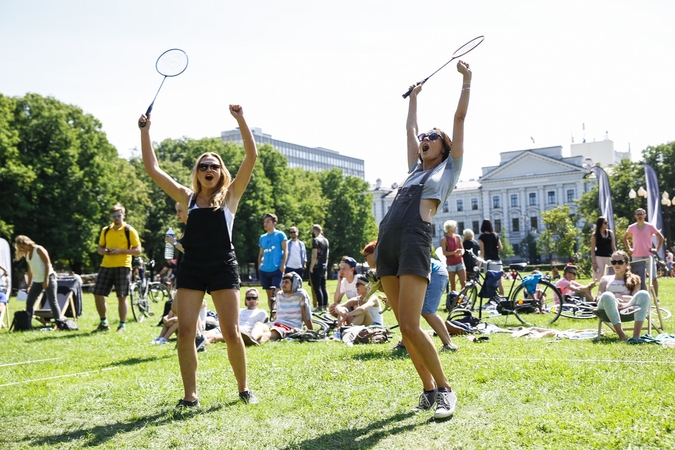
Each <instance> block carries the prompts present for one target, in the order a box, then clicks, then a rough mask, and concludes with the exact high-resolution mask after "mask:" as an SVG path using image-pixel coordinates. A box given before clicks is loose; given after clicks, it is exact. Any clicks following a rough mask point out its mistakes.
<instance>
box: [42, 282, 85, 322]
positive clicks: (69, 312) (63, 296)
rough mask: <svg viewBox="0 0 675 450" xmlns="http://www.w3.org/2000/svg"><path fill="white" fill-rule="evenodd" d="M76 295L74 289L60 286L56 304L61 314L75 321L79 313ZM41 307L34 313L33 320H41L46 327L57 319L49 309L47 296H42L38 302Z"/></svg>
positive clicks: (57, 291)
mask: <svg viewBox="0 0 675 450" xmlns="http://www.w3.org/2000/svg"><path fill="white" fill-rule="evenodd" d="M74 297H75V293H74V292H73V290H72V289H70V288H69V287H67V286H58V287H57V290H56V302H57V303H58V305H59V309H60V310H61V314H62V315H63V316H65V317H72V318H73V319H74V320H77V312H76V309H75V300H74ZM36 304H38V305H39V309H36V310H35V311H34V312H33V318H34V319H37V320H39V321H40V322H42V323H43V324H44V325H48V324H49V322H50V321H51V320H52V319H54V320H55V319H57V318H58V317H54V315H53V314H52V310H51V308H50V307H49V302H48V301H47V296H46V295H44V293H43V294H42V297H41V298H40V299H39V300H38V301H37V302H36Z"/></svg>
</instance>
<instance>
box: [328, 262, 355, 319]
mask: <svg viewBox="0 0 675 450" xmlns="http://www.w3.org/2000/svg"><path fill="white" fill-rule="evenodd" d="M356 281H357V279H356V260H355V259H354V258H352V257H351V256H343V257H342V260H341V261H340V269H339V271H338V285H337V288H336V289H335V295H334V296H333V304H332V305H330V306H329V307H328V311H329V312H330V313H331V314H333V316H336V314H335V307H336V306H337V305H339V304H340V302H341V301H342V297H344V296H345V295H346V296H347V300H349V299H350V298H354V297H356V296H357V295H359V293H358V291H357V289H356Z"/></svg>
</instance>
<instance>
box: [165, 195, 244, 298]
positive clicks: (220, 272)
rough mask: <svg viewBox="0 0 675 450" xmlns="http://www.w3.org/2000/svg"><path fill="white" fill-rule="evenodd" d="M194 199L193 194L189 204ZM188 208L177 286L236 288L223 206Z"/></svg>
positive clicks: (236, 274)
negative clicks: (220, 207)
mask: <svg viewBox="0 0 675 450" xmlns="http://www.w3.org/2000/svg"><path fill="white" fill-rule="evenodd" d="M196 201H197V196H196V195H194V196H193V198H192V200H191V202H190V206H189V208H191V207H193V206H194V205H195V203H196ZM189 208H188V211H189V212H188V221H187V224H186V226H185V234H184V235H183V238H182V239H181V243H182V244H183V248H184V249H185V254H184V255H183V260H182V261H181V265H180V267H179V269H178V288H185V289H195V290H207V289H208V290H209V291H211V292H212V291H216V290H219V289H239V265H238V264H237V256H236V254H235V253H234V248H233V246H232V240H231V237H230V232H229V230H228V229H227V221H226V220H225V213H224V211H223V210H222V209H216V210H214V209H213V208H195V209H192V210H190V209H189Z"/></svg>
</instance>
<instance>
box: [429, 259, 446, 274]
mask: <svg viewBox="0 0 675 450" xmlns="http://www.w3.org/2000/svg"><path fill="white" fill-rule="evenodd" d="M435 272H439V275H445V276H446V277H447V276H448V269H446V268H445V264H443V263H442V262H440V261H439V260H437V259H436V258H431V273H432V274H434V273H435Z"/></svg>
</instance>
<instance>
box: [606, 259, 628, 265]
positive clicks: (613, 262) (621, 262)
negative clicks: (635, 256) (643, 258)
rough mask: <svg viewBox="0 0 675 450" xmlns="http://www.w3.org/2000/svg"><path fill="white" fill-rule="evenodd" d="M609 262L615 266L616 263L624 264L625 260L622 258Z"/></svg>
mask: <svg viewBox="0 0 675 450" xmlns="http://www.w3.org/2000/svg"><path fill="white" fill-rule="evenodd" d="M610 262H611V263H612V265H613V266H616V265H617V264H618V265H620V266H623V265H624V264H626V262H627V261H624V260H623V259H622V260H620V261H610Z"/></svg>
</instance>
